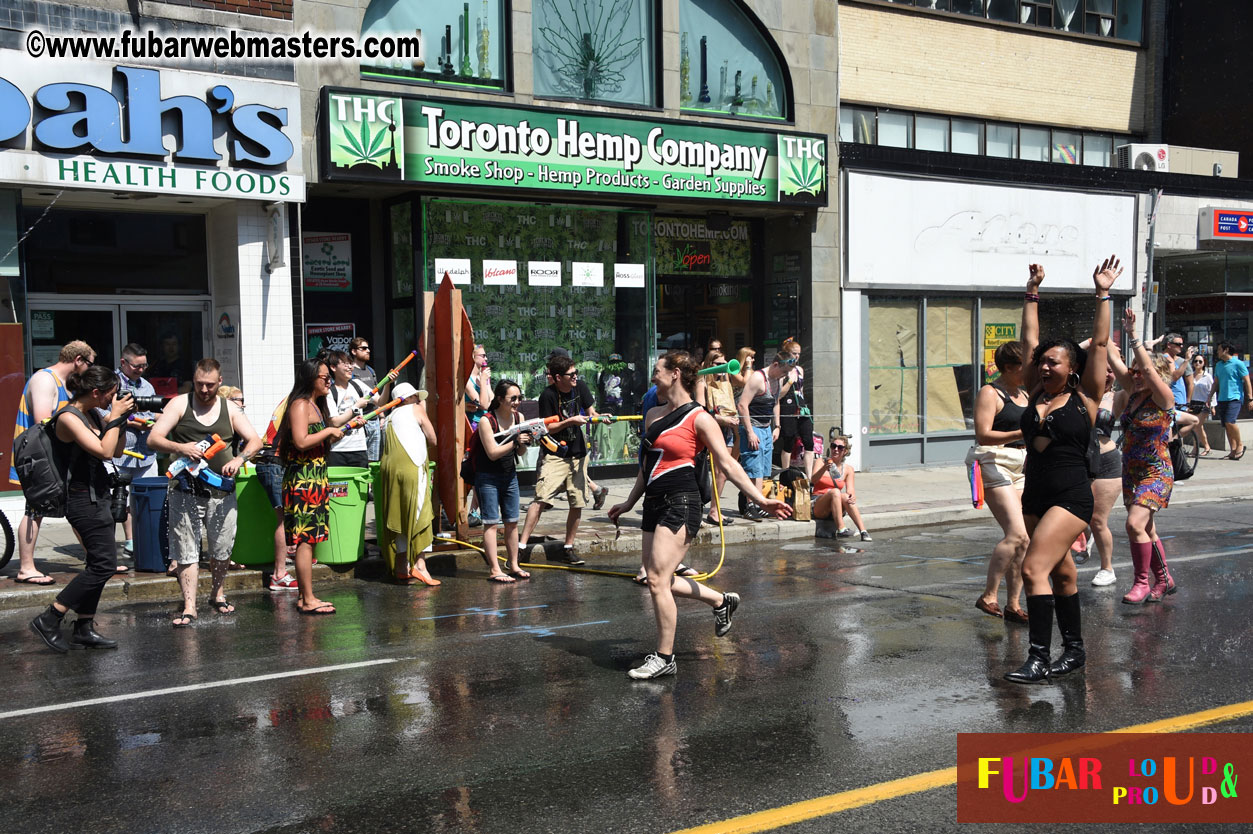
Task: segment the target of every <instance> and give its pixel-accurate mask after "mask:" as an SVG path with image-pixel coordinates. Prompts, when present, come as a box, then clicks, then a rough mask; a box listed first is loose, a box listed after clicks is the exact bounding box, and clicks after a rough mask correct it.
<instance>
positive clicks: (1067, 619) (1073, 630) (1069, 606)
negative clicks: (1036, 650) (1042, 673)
mask: <svg viewBox="0 0 1253 834" xmlns="http://www.w3.org/2000/svg"><path fill="white" fill-rule="evenodd" d="M1055 599H1056V603H1055V609H1056V611H1057V630H1058V631H1060V632H1061V633H1062V649H1063V651H1062V656H1061V657H1059V658H1057V662H1056V663H1053V664H1051V665H1050V666H1049V674H1050V675H1052V676H1053V677H1057V676H1059V675H1069V674H1070V673H1071V672H1073V671H1075V670H1076V669H1081V668H1083V663H1084V660H1085V659H1086V658H1087V655H1086V654H1084V651H1083V624H1082V621H1081V620H1082V618H1081V617H1080V615H1079V592H1078V591H1076V592H1075V593H1073V594H1071V595H1070V596H1068V597H1056V598H1055Z"/></svg>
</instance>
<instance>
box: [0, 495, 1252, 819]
mask: <svg viewBox="0 0 1253 834" xmlns="http://www.w3.org/2000/svg"><path fill="white" fill-rule="evenodd" d="M1251 509H1253V506H1251V505H1250V504H1249V503H1246V502H1230V503H1220V504H1208V505H1190V506H1186V507H1179V508H1177V509H1172V510H1170V511H1168V512H1167V513H1165V514H1163V516H1162V518H1161V520H1160V529H1161V531H1162V533H1163V534H1173V536H1174V537H1173V538H1171V539H1169V540H1168V541H1167V546H1168V548H1169V553H1170V556H1171V563H1172V566H1173V570H1174V573H1175V576H1176V581H1177V582H1178V583H1179V586H1180V590H1179V593H1177V594H1175V595H1174V596H1172V597H1170V598H1168V600H1167V601H1166V602H1165V603H1163V604H1159V605H1152V606H1144V607H1131V606H1126V605H1122V604H1120V603H1119V599H1120V597H1121V595H1122V593H1124V592H1125V590H1126V588H1127V586H1128V585H1129V584H1130V578H1131V577H1130V564H1129V558H1128V557H1127V556H1126V545H1125V541H1124V540H1123V539H1122V537H1121V536H1119V537H1116V555H1115V565H1116V569H1117V572H1118V574H1119V581H1118V583H1117V584H1116V585H1114V586H1112V587H1110V588H1105V589H1097V588H1092V587H1091V585H1090V584H1089V582H1090V580H1091V576H1092V574H1093V573H1094V572H1095V570H1096V568H1097V560H1096V559H1095V557H1094V558H1093V560H1092V561H1090V562H1089V563H1088V564H1087V565H1086V566H1084V567H1083V568H1081V569H1080V583H1081V584H1080V587H1081V593H1082V595H1083V597H1082V599H1083V606H1084V609H1083V614H1084V623H1085V638H1086V643H1087V650H1088V666H1087V669H1086V671H1085V672H1084V673H1082V674H1077V675H1075V676H1072V678H1070V679H1067V680H1065V681H1062V682H1059V683H1058V684H1056V685H1051V686H1045V687H1019V686H1014V685H1012V684H1008V683H1005V682H1003V681H1001V680H1000V676H1001V675H1002V674H1003V673H1004V672H1005V671H1007V670H1008V669H1010V668H1013V667H1016V666H1017V665H1018V664H1019V663H1020V662H1021V661H1022V659H1023V657H1024V655H1025V651H1026V629H1025V627H1021V626H1009V625H1006V624H1004V623H1003V622H1001V621H1000V620H996V619H993V618H990V617H987V616H983V615H981V614H979V613H978V612H977V611H975V609H974V608H973V603H974V600H975V598H976V596H977V594H978V592H979V589H980V588H981V586H982V582H983V573H984V567H985V559H986V555H987V553H988V552H989V551H990V550H991V547H992V545H993V544H994V543H995V541H996V540H997V538H998V537H999V536H998V531H997V530H996V528H995V526H994V525H992V524H991V522H990V520H989V523H987V524H983V525H962V526H945V527H934V528H925V529H916V530H905V531H901V532H899V533H897V534H894V535H893V534H880V535H877V536H876V541H875V542H874V543H872V544H867V545H861V544H860V542H859V543H858V545H857V547H852V546H845V547H841V546H840V545H839V544H837V543H834V542H825V543H818V544H809V543H796V544H785V545H774V544H772V545H765V546H758V545H743V546H737V547H734V548H731V549H729V550H728V553H727V565H726V566H725V567H724V568H723V570H722V572H721V573H720V574H719V575H718V576H717V577H716V579H715V580H714V581H713V583H712V584H714V585H715V586H717V587H719V588H723V589H728V590H736V591H738V592H739V593H740V594H741V595H742V596H743V599H744V602H743V604H742V606H741V608H740V610H739V613H738V614H737V615H736V618H735V627H734V629H733V630H732V631H731V633H730V634H729V635H728V636H727V637H725V638H722V639H717V638H715V637H714V636H713V621H712V616H711V615H710V613H709V609H707V608H705V607H704V606H701V605H699V604H696V603H690V602H681V603H680V620H679V638H678V662H679V673H678V676H677V677H676V678H667V679H663V680H661V681H658V682H644V683H632V682H630V681H628V680H627V678H626V677H625V674H624V673H625V670H626V669H627V668H629V667H630V666H631V665H634V664H635V663H637V662H638V661H639V659H640V658H641V657H642V655H643V654H644V653H645V652H647V651H649V650H651V648H652V647H653V634H654V632H653V621H652V613H651V604H650V602H649V599H648V594H647V592H646V591H644V590H642V589H640V588H637V587H636V586H634V585H632V584H630V583H629V582H627V581H626V580H625V579H613V578H607V577H600V576H591V575H580V574H573V573H564V572H557V571H535V578H534V579H533V580H532V581H531V582H529V583H519V584H518V585H515V586H495V585H489V584H488V583H487V582H485V581H483V577H484V576H485V572H484V570H483V568H482V566H481V565H480V564H475V563H473V562H472V561H471V560H469V559H463V560H462V562H461V570H460V571H459V573H458V575H457V576H453V577H445V582H444V585H443V586H441V587H440V588H436V589H425V588H421V587H419V588H398V587H394V586H390V585H384V584H378V583H366V582H354V583H348V584H345V585H342V586H336V587H335V588H334V589H333V590H330V591H328V593H326V594H325V595H324V598H326V599H329V600H331V601H333V602H334V603H335V604H336V605H337V606H338V608H339V614H338V615H336V616H334V617H326V618H313V617H303V616H300V615H298V614H297V612H296V611H295V609H294V607H293V599H294V595H293V594H274V595H260V594H257V595H251V596H241V597H239V598H237V599H236V600H235V602H236V604H237V605H238V607H239V611H238V612H237V613H236V614H235V615H231V616H227V617H218V616H215V615H213V614H211V613H209V612H208V611H207V610H206V609H203V608H202V611H201V619H200V620H199V622H198V624H197V626H196V627H195V628H193V629H185V630H180V631H175V630H173V629H171V628H170V626H169V609H170V606H153V605H131V606H125V607H118V608H112V609H107V610H105V611H103V612H102V613H101V616H100V618H99V627H100V630H101V631H102V632H104V633H106V634H108V635H109V636H113V637H116V638H117V639H119V640H120V641H122V644H123V645H122V648H121V649H120V650H119V651H116V652H81V651H76V652H71V653H70V654H69V655H67V656H57V655H53V654H52V653H50V652H48V651H47V650H45V649H43V648H42V644H41V643H39V642H38V641H37V639H36V638H35V637H34V636H33V635H31V634H29V632H27V631H26V630H25V623H26V620H27V619H29V617H30V616H31V615H32V614H33V613H34V612H12V613H6V614H4V615H3V616H2V617H0V635H3V638H2V639H3V642H2V643H0V646H2V649H0V653H2V658H3V659H2V661H0V662H2V663H3V666H4V670H5V675H4V679H5V681H6V684H7V685H6V687H5V690H6V695H7V697H6V699H5V703H4V705H3V706H2V707H0V713H4V714H3V715H0V768H2V772H3V773H4V775H5V778H4V779H3V782H2V783H0V809H2V811H0V818H2V819H3V822H2V823H0V829H3V830H5V831H14V832H30V833H31V834H33V833H34V832H45V831H46V832H63V831H91V832H99V833H100V834H105V833H106V832H128V833H130V832H134V833H135V834H138V833H139V832H173V831H178V832H186V834H193V833H194V832H214V833H215V834H217V832H312V831H319V832H320V831H334V832H371V834H373V832H387V831H415V832H454V831H455V832H506V831H507V832H668V831H674V830H676V829H681V828H685V827H688V826H693V825H697V824H701V823H706V822H711V821H715V820H720V819H725V818H728V817H732V816H735V815H739V814H745V813H750V812H754V811H761V810H764V809H768V808H772V807H776V806H779V805H783V804H786V803H790V802H796V801H799V800H804V799H810V798H813V797H818V796H823V795H827V794H831V793H835V792H838V791H844V790H850V789H855V788H860V787H864V786H866V785H871V784H874V783H877V782H881V781H884V780H889V779H896V778H900V777H903V776H909V775H912V774H915V773H921V772H924V771H929V770H934V769H937V768H944V767H949V766H951V765H952V764H953V763H954V757H955V747H956V734H957V733H958V732H1074V731H1083V732H1086V731H1100V730H1109V729H1114V728H1118V727H1124V726H1128V725H1131V724H1138V723H1142V722H1145V721H1151V720H1156V719H1161V718H1166V717H1170V716H1175V715H1180V714H1184V713H1190V712H1194V711H1198V710H1202V709H1207V708H1211V707H1215V706H1220V705H1225V704H1231V703H1236V702H1240V701H1245V700H1248V699H1249V698H1250V697H1253V696H1250V681H1251V680H1253V672H1251V671H1250V668H1249V663H1248V657H1249V650H1250V648H1253V628H1251V626H1253V613H1251V610H1253V606H1251V605H1250V602H1251V600H1250V588H1251V587H1253V585H1251V583H1250V579H1251V578H1253V577H1251V574H1253V570H1251V569H1250V567H1249V565H1250V554H1253V513H1251V512H1250V510H1251ZM1121 520H1122V516H1121V512H1120V511H1116V512H1115V519H1114V523H1115V524H1119V525H1120V524H1121ZM694 556H695V558H694V560H693V561H695V562H696V563H697V564H698V565H700V566H701V567H709V566H710V565H711V564H712V562H711V560H716V558H717V551H716V550H715V551H712V553H710V552H704V553H700V554H694ZM594 566H595V567H610V566H605V565H600V564H597V565H594ZM614 567H619V568H621V569H624V570H630V569H631V568H632V566H631V565H629V564H623V565H618V566H614ZM1002 600H1003V596H1002ZM1054 645H1055V649H1054V654H1056V653H1057V651H1059V650H1060V649H1059V647H1058V646H1057V642H1056V638H1055V644H1054ZM367 664H368V665H367ZM326 667H338V668H326ZM309 670H320V671H314V672H312V673H308V672H309ZM283 673H298V674H294V675H290V676H287V677H268V678H264V679H261V680H241V679H247V678H255V677H258V676H273V675H279V674H283ZM179 687H184V689H181V690H179V691H175V692H166V693H164V694H159V695H156V696H154V697H136V696H138V695H143V694H145V693H151V692H152V691H154V690H162V689H169V688H179ZM196 687H199V688H196ZM99 698H105V699H110V700H108V701H107V702H104V703H97V704H87V705H73V702H78V701H82V700H85V699H99ZM46 705H70V706H67V707H66V708H61V709H56V710H53V711H47V712H41V713H38V714H33V715H19V716H15V715H12V714H11V713H12V711H15V710H22V709H28V708H36V707H42V706H46ZM1208 731H1211V732H1214V731H1216V732H1249V731H1253V720H1249V719H1243V720H1238V721H1232V722H1228V723H1226V724H1222V725H1218V726H1216V727H1213V728H1210V729H1209V730H1208ZM955 819H956V792H955V790H954V789H953V788H951V787H949V788H941V789H938V790H933V791H930V792H927V793H921V794H915V795H913V796H909V797H905V798H900V799H894V800H889V801H885V802H881V803H878V804H875V805H871V806H869V807H864V808H860V809H856V810H852V811H847V812H844V813H841V814H839V815H837V816H833V817H825V818H820V819H817V820H812V821H809V822H805V823H801V824H798V825H795V826H792V827H791V828H788V829H786V830H788V831H796V832H800V831H803V832H826V831H832V830H837V829H838V830H841V831H875V832H882V831H889V832H894V831H957V830H959V828H960V829H961V830H969V829H970V828H971V827H970V826H960V827H959V826H958V825H957V823H956V822H955ZM987 828H988V830H992V827H991V826H987ZM1088 828H1089V829H1090V830H1104V828H1105V827H1100V828H1098V827H1094V826H1093V827H1088ZM1108 828H1109V830H1114V827H1113V826H1108ZM1127 828H1128V826H1125V825H1124V826H1119V827H1118V830H1120V831H1123V830H1127ZM1132 828H1133V830H1134V828H1135V827H1132ZM996 829H997V830H999V831H1006V830H1014V829H1013V828H1012V827H1010V826H997V827H996ZM1143 830H1148V828H1147V827H1146V828H1144V829H1143ZM1181 830H1197V831H1200V830H1215V829H1214V828H1213V827H1212V826H1211V827H1208V828H1204V829H1202V828H1200V827H1183V828H1182V829H1181Z"/></svg>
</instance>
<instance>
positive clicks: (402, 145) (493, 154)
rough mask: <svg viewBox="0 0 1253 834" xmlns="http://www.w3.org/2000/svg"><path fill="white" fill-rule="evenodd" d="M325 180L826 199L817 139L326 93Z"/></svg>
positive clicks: (777, 200) (822, 145) (802, 202)
mask: <svg viewBox="0 0 1253 834" xmlns="http://www.w3.org/2000/svg"><path fill="white" fill-rule="evenodd" d="M322 114H323V118H322V119H321V123H320V130H321V134H320V135H321V140H322V141H321V148H322V170H323V171H324V172H325V175H326V179H327V180H355V181H360V180H368V181H373V182H389V181H390V182H416V183H431V184H435V183H442V184H447V185H457V186H462V187H466V186H480V187H487V188H504V189H519V190H523V189H525V190H529V191H544V192H550V193H551V192H554V191H557V192H561V191H565V192H573V191H577V192H579V193H581V194H583V193H597V194H606V195H634V196H647V197H654V198H679V199H703V200H731V199H734V200H748V201H752V202H758V203H774V204H783V205H792V206H825V205H826V204H827V142H826V138H825V137H823V136H817V135H813V134H799V133H774V132H765V131H752V130H742V129H737V128H724V127H717V126H710V125H708V124H703V123H702V124H693V123H691V122H682V123H681V122H672V121H663V120H646V119H635V118H617V117H607V116H580V115H578V114H577V113H576V112H575V111H553V110H544V109H539V108H521V107H496V106H493V105H482V104H468V103H465V102H452V101H446V100H437V99H427V98H415V97H410V96H400V97H396V96H380V95H370V94H366V93H362V92H360V91H354V90H338V89H329V88H328V89H324V90H323V101H322Z"/></svg>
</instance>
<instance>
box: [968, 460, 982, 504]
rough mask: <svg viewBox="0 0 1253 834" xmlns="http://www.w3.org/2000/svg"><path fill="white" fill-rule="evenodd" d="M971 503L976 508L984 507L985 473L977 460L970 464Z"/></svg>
mask: <svg viewBox="0 0 1253 834" xmlns="http://www.w3.org/2000/svg"><path fill="white" fill-rule="evenodd" d="M970 503H971V504H974V507H975V509H976V510H981V509H983V473H982V472H981V471H980V467H979V461H977V460H976V461H973V462H971V464H970Z"/></svg>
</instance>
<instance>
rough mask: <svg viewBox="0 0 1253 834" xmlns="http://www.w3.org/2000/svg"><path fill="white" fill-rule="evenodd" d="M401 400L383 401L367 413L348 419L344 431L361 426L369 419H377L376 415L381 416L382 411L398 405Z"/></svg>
mask: <svg viewBox="0 0 1253 834" xmlns="http://www.w3.org/2000/svg"><path fill="white" fill-rule="evenodd" d="M401 402H403V401H402V400H392V401H391V402H389V403H384V404H383V405H380V406H379V407H378V408H376V409H374V410H373V411H371V412H370V413H369V414H362V415H360V416H357V417H353V418H352V419H351V420H349V421H348V425H347V426H346V427H345V431H353V430H354V429H359V428H361V427H362V426H364V425H365V424H366V423H367V422H369V421H370V420H374V419H377V418H378V417H381V416H382V415H383V412H385V411H388V410H390V409H393V408H395V407H396V406H398V405H400V404H401Z"/></svg>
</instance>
